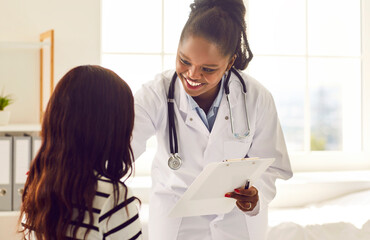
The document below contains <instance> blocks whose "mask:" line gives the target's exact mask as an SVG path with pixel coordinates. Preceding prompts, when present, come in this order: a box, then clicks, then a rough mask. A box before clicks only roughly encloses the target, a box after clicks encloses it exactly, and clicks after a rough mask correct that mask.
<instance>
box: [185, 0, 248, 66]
mask: <svg viewBox="0 0 370 240" xmlns="http://www.w3.org/2000/svg"><path fill="white" fill-rule="evenodd" d="M190 8H191V12H190V15H189V19H188V21H187V22H186V24H185V26H184V28H183V30H182V33H181V37H180V42H181V41H183V40H184V39H185V38H186V37H188V36H190V35H194V36H199V37H204V38H205V39H207V40H209V41H210V42H213V43H215V44H216V45H217V46H218V47H219V49H220V52H221V54H223V56H233V55H234V54H235V55H236V60H235V62H234V65H233V66H234V67H235V68H236V69H240V70H244V69H246V68H247V66H248V64H249V62H250V61H251V60H252V58H253V54H252V51H251V50H250V48H249V43H248V39H247V34H246V23H245V13H246V9H245V6H244V3H243V0H195V1H194V3H192V4H191V5H190Z"/></svg>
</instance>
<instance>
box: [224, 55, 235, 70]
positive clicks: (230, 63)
mask: <svg viewBox="0 0 370 240" xmlns="http://www.w3.org/2000/svg"><path fill="white" fill-rule="evenodd" d="M235 59H236V54H234V56H232V58H230V60H229V63H228V64H227V69H226V71H229V70H230V68H231V67H232V66H233V65H234V62H235Z"/></svg>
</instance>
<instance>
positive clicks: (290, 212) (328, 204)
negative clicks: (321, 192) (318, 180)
mask: <svg viewBox="0 0 370 240" xmlns="http://www.w3.org/2000/svg"><path fill="white" fill-rule="evenodd" d="M332 239H333V240H334V239H335V240H365V239H366V240H370V190H366V191H361V192H356V193H351V194H348V195H346V196H343V197H339V198H336V199H332V200H329V201H323V202H320V203H317V204H312V205H308V206H306V207H303V208H289V209H271V210H270V213H269V232H268V240H332Z"/></svg>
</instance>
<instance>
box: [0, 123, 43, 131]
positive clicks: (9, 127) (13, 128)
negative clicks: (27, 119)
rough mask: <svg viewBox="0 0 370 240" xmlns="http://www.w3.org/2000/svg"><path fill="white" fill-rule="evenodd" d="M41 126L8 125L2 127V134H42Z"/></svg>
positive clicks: (0, 129) (0, 127)
mask: <svg viewBox="0 0 370 240" xmlns="http://www.w3.org/2000/svg"><path fill="white" fill-rule="evenodd" d="M40 131H41V125H40V124H8V125H4V126H0V132H40Z"/></svg>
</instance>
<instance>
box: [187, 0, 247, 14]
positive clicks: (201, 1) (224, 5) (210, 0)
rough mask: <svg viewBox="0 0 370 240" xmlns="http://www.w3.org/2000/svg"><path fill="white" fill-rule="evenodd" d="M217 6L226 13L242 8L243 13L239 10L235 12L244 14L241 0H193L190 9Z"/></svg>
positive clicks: (195, 9)
mask: <svg viewBox="0 0 370 240" xmlns="http://www.w3.org/2000/svg"><path fill="white" fill-rule="evenodd" d="M213 7H219V8H221V9H223V10H224V11H226V12H228V13H235V11H238V10H239V11H240V10H243V9H244V13H242V12H239V13H237V14H242V15H245V6H244V2H243V0H194V3H192V4H190V9H191V11H192V12H193V11H197V10H201V9H202V8H203V9H205V8H213Z"/></svg>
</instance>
